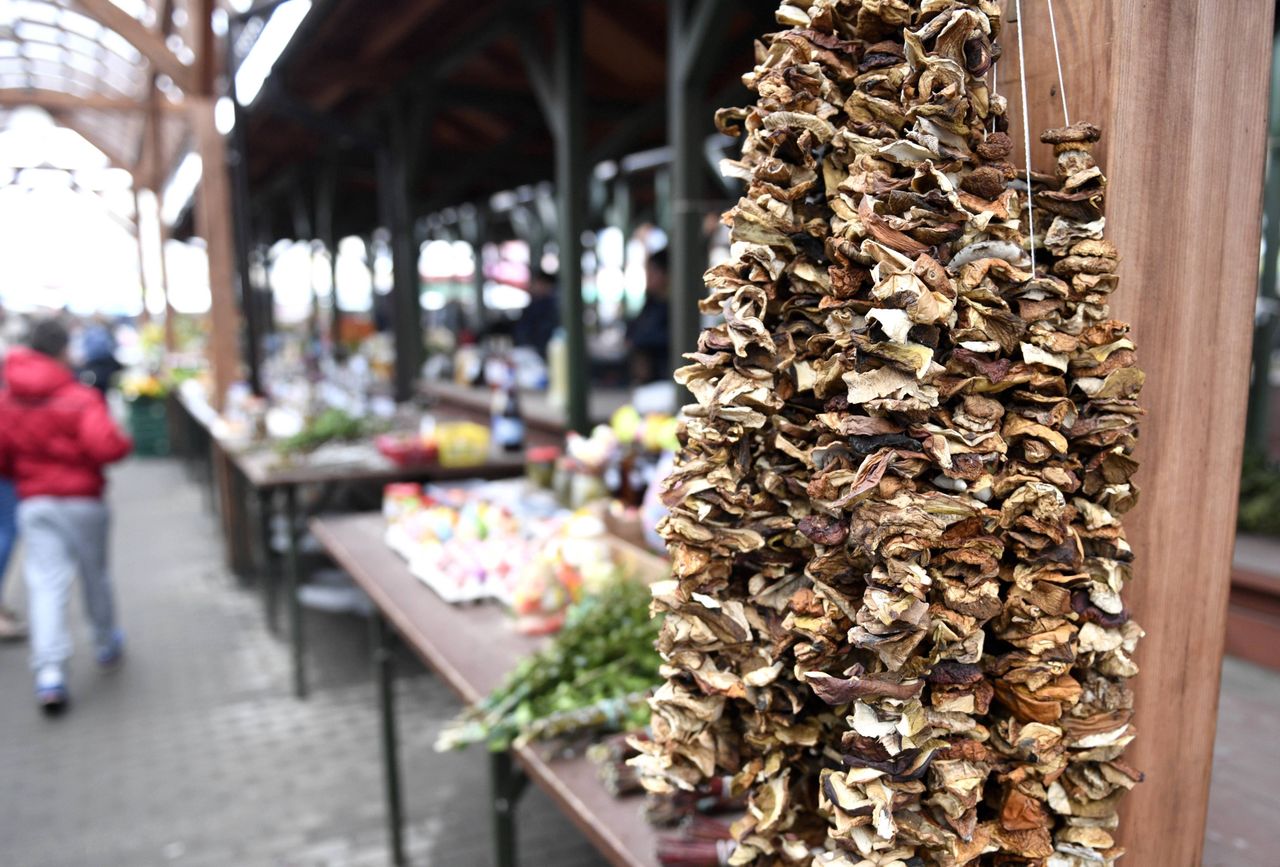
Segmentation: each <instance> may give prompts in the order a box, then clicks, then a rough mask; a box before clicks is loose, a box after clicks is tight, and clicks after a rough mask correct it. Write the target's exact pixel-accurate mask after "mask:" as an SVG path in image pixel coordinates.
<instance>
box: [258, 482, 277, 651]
mask: <svg viewBox="0 0 1280 867" xmlns="http://www.w3.org/2000/svg"><path fill="white" fill-rule="evenodd" d="M274 499H275V498H274V497H273V496H272V490H271V489H270V488H259V489H258V515H257V518H258V532H257V533H256V534H255V536H256V538H257V544H256V545H254V547H255V548H256V549H257V558H256V559H257V561H258V564H257V566H258V570H257V571H258V581H259V582H260V584H261V587H260V588H259V590H260V591H261V593H262V616H263V619H265V620H266V622H267V629H269V630H270V631H271V634H272V635H279V634H280V594H279V593H278V592H276V591H277V588H276V584H277V583H278V582H277V581H276V571H275V569H274V568H272V563H271V514H272V512H273V508H272V506H273V505H274Z"/></svg>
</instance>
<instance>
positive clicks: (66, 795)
mask: <svg viewBox="0 0 1280 867" xmlns="http://www.w3.org/2000/svg"><path fill="white" fill-rule="evenodd" d="M112 500H113V505H114V507H115V514H116V516H117V526H116V534H115V540H116V545H115V551H114V563H115V567H116V575H117V584H118V589H119V596H120V607H121V610H122V612H123V623H124V626H125V628H126V630H127V631H128V634H129V658H128V661H127V664H126V666H125V667H124V668H123V669H122V670H120V671H119V672H116V673H114V674H112V675H109V676H103V675H100V674H99V673H98V672H97V671H95V670H93V665H92V662H91V661H90V659H89V658H88V654H87V653H86V652H84V651H82V652H81V654H80V655H79V656H78V657H77V659H76V660H75V664H74V666H73V671H72V673H71V688H72V698H73V701H74V705H73V707H72V710H71V712H70V714H69V715H68V716H66V717H65V718H63V719H59V720H54V721H49V720H45V719H43V718H41V717H40V716H39V715H38V714H37V712H36V710H35V708H34V705H33V703H32V701H31V697H30V684H29V682H28V674H27V670H26V659H25V656H26V653H25V648H23V647H21V646H12V645H0V696H2V697H3V698H0V865H3V867H152V865H156V867H169V865H178V867H374V865H378V867H381V865H385V864H386V863H387V854H386V848H385V845H384V839H383V825H382V820H381V816H382V799H381V782H380V780H381V777H380V766H379V763H378V745H377V717H376V705H375V696H374V692H373V686H372V682H371V679H370V677H369V671H368V666H367V663H366V660H367V659H368V646H367V644H366V638H367V636H366V628H365V624H364V622H363V621H362V620H360V619H357V618H351V617H333V616H325V615H319V614H309V615H308V617H309V620H308V626H309V629H310V634H311V635H312V636H314V638H313V640H312V642H311V653H312V658H311V660H310V662H311V672H312V675H313V680H314V682H315V685H316V687H317V688H316V689H315V691H314V693H313V695H312V698H311V699H310V700H309V701H306V702H297V701H295V700H294V699H292V698H291V697H290V696H289V694H288V687H287V684H288V668H287V648H286V647H285V645H284V644H283V643H282V642H280V641H279V640H277V639H273V638H271V637H269V636H268V635H267V633H266V631H265V629H264V628H263V625H262V621H261V613H260V609H259V606H258V601H257V597H256V596H254V595H253V593H252V592H250V591H248V590H245V589H242V588H239V587H237V586H236V584H235V581H234V579H232V578H230V577H228V575H227V574H226V572H225V571H224V570H223V568H222V566H221V556H220V551H219V548H218V536H217V529H216V527H215V525H214V522H213V521H212V519H211V518H210V516H209V515H208V514H207V513H206V512H205V511H204V507H203V505H202V502H201V499H200V496H199V493H198V491H197V489H196V488H195V487H194V486H193V485H191V484H189V483H188V482H187V481H186V479H185V478H184V477H183V475H182V473H181V471H180V470H179V468H178V467H177V465H176V464H174V463H170V462H166V461H154V462H132V463H130V464H127V465H126V466H125V467H123V468H122V469H121V470H119V471H118V472H117V473H116V474H115V478H114V481H113V493H112ZM20 584H21V582H20V581H17V580H16V576H15V575H11V576H10V578H9V580H8V581H7V582H6V590H5V596H6V598H7V599H8V601H9V602H10V604H12V605H14V606H15V607H16V606H20V605H21V604H22V592H21V587H20ZM76 626H77V630H78V631H79V638H80V646H81V647H82V648H83V647H84V646H85V645H84V639H85V632H84V628H83V626H81V623H80V620H79V619H77V620H76ZM457 707H458V705H457V702H456V701H455V699H454V698H453V697H452V694H451V693H449V692H448V691H447V689H445V687H443V686H442V685H441V684H440V683H439V682H438V681H437V680H436V679H434V678H432V677H430V676H428V675H420V676H416V677H411V678H407V679H402V680H401V693H400V711H401V733H402V738H403V761H404V764H405V771H406V773H405V783H406V793H405V794H406V809H407V812H408V815H409V816H410V818H411V820H412V828H411V831H410V853H411V855H412V857H413V862H414V864H415V865H417V867H425V865H432V867H436V865H439V867H471V865H486V864H489V863H491V858H490V849H489V834H488V821H489V819H488V816H489V814H488V808H487V804H486V792H487V789H488V783H487V776H486V763H485V761H484V757H483V755H481V754H480V753H479V752H477V751H470V752H466V753H460V754H447V755H437V754H435V753H434V752H433V751H432V750H431V743H432V741H433V739H434V737H435V733H436V731H438V729H439V726H440V724H441V722H442V720H444V719H447V718H448V717H450V716H451V715H452V714H453V713H455V712H456V710H457ZM1220 716H1221V722H1220V727H1219V738H1218V744H1217V755H1216V763H1215V772H1214V788H1213V804H1212V807H1211V816H1210V826H1209V842H1208V847H1207V850H1206V855H1205V860H1204V864H1205V865H1208V867H1227V865H1230V867H1274V865H1275V864H1276V863H1277V862H1276V860H1275V858H1274V857H1271V858H1268V857H1265V855H1264V853H1270V854H1271V855H1272V856H1274V844H1273V843H1271V841H1270V836H1271V833H1272V832H1271V826H1272V824H1273V823H1274V819H1275V815H1276V813H1277V809H1278V807H1280V675H1277V674H1275V673H1272V672H1266V671H1263V670H1261V669H1257V668H1254V667H1252V666H1249V665H1246V664H1244V663H1239V662H1234V661H1228V664H1227V666H1226V672H1225V675H1224V681H1223V699H1222V713H1221V715H1220ZM520 829H521V830H520V834H521V851H522V854H523V860H522V862H521V865H522V867H600V865H601V864H602V862H601V861H600V859H599V858H598V857H597V856H596V855H595V853H594V850H592V848H591V846H590V845H589V844H588V843H587V842H586V841H585V840H584V839H583V837H582V836H581V835H580V834H579V833H578V832H577V830H576V829H574V828H573V826H572V825H570V824H569V823H568V821H567V820H565V819H564V818H563V817H562V816H561V815H560V814H559V812H557V811H556V809H555V808H554V807H553V806H552V805H551V803H550V802H549V801H548V800H547V799H546V798H545V797H544V796H543V795H542V794H541V793H540V792H539V791H538V790H537V789H536V788H531V789H530V790H529V794H528V795H526V798H525V800H524V802H523V803H522V804H521V807H520ZM1134 867H1153V865H1141V864H1139V863H1138V862H1137V861H1136V860H1135V861H1134Z"/></svg>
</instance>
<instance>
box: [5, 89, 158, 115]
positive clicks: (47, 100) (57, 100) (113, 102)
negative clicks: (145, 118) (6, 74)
mask: <svg viewBox="0 0 1280 867" xmlns="http://www.w3.org/2000/svg"><path fill="white" fill-rule="evenodd" d="M23 105H34V106H37V107H39V108H44V109H48V110H49V111H77V110H80V109H90V110H93V111H142V109H143V107H144V106H143V104H142V103H141V102H138V101H136V100H132V99H128V98H126V97H118V96H104V95H102V94H90V95H89V96H76V95H75V94H72V93H64V92H63V91H61V90H42V89H39V88H18V87H12V88H2V89H0V107H4V108H15V107H17V106H23Z"/></svg>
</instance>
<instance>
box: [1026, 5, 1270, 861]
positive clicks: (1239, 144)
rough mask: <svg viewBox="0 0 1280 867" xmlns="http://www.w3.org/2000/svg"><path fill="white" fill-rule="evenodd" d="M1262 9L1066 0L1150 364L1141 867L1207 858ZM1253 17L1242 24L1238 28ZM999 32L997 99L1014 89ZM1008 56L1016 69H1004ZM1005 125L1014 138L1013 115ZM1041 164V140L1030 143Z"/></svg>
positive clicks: (1240, 392)
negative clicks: (1100, 134) (1001, 54)
mask: <svg viewBox="0 0 1280 867" xmlns="http://www.w3.org/2000/svg"><path fill="white" fill-rule="evenodd" d="M1273 9H1274V7H1273V4H1272V2H1271V0H1167V2H1164V3H1128V2H1124V0H1105V2H1099V3H1090V4H1068V3H1059V4H1057V9H1056V10H1055V11H1056V14H1057V25H1058V37H1059V44H1060V48H1061V54H1062V60H1063V71H1064V79H1065V84H1066V91H1067V97H1068V101H1067V105H1068V109H1069V111H1070V113H1071V119H1072V120H1090V121H1094V122H1096V123H1099V125H1100V126H1101V127H1102V128H1103V131H1104V136H1105V138H1104V142H1107V143H1108V148H1107V151H1106V154H1107V158H1106V162H1105V163H1104V165H1103V168H1104V170H1105V171H1106V174H1107V176H1108V178H1109V179H1110V191H1109V193H1108V197H1107V221H1108V226H1107V228H1108V232H1109V235H1110V237H1111V238H1112V239H1113V240H1114V241H1115V243H1116V244H1117V246H1118V247H1119V249H1120V252H1121V256H1122V261H1121V265H1120V274H1121V278H1120V288H1119V291H1118V293H1117V294H1116V296H1115V302H1114V307H1113V310H1114V315H1116V316H1117V317H1118V318H1121V319H1125V320H1127V321H1129V322H1130V323H1132V325H1133V328H1134V335H1135V339H1136V342H1137V345H1138V354H1139V360H1140V362H1141V364H1142V367H1143V368H1144V369H1145V370H1146V372H1147V383H1146V387H1145V388H1144V389H1143V392H1142V404H1143V406H1144V408H1145V409H1146V412H1147V416H1146V419H1145V420H1144V422H1143V428H1142V441H1141V446H1140V448H1139V452H1138V458H1139V459H1140V460H1141V461H1142V470H1141V471H1140V472H1139V475H1138V482H1139V484H1140V485H1141V486H1142V488H1143V491H1142V503H1141V505H1140V506H1139V507H1138V508H1137V509H1136V510H1135V511H1134V512H1133V513H1132V514H1131V515H1130V516H1129V518H1128V519H1127V520H1126V524H1127V530H1128V534H1129V539H1130V541H1131V543H1132V545H1133V548H1134V551H1135V553H1136V563H1135V566H1136V572H1135V574H1136V580H1134V582H1133V584H1132V586H1131V587H1130V588H1129V589H1128V592H1127V599H1128V602H1129V606H1130V608H1131V610H1132V612H1133V615H1134V618H1135V619H1136V620H1137V622H1138V623H1140V624H1141V625H1142V626H1143V628H1144V629H1146V631H1147V637H1146V639H1145V640H1144V641H1143V642H1142V644H1141V645H1140V647H1139V650H1138V659H1137V661H1138V664H1139V666H1140V667H1141V669H1142V672H1141V674H1140V675H1139V676H1138V677H1137V678H1136V680H1135V681H1134V682H1133V686H1134V689H1135V691H1136V694H1137V707H1136V725H1137V728H1138V737H1137V740H1136V741H1135V742H1134V746H1133V749H1132V750H1131V751H1130V753H1129V754H1127V755H1126V756H1125V760H1126V761H1127V762H1129V763H1131V764H1132V765H1134V766H1135V767H1137V768H1139V769H1141V770H1142V771H1144V772H1145V773H1146V782H1145V783H1144V784H1142V785H1140V786H1138V787H1137V788H1136V789H1135V790H1134V791H1133V792H1132V793H1131V794H1130V795H1129V796H1128V798H1127V799H1126V800H1125V801H1124V803H1123V805H1122V807H1121V818H1122V823H1121V828H1120V842H1121V844H1122V845H1124V846H1125V847H1127V848H1128V850H1129V856H1128V858H1126V859H1125V863H1126V864H1128V863H1132V864H1134V865H1135V867H1147V865H1150V867H1156V865H1166V864H1167V865H1174V864H1177V865H1182V864H1199V863H1201V853H1202V849H1203V845H1204V823H1205V817H1206V814H1207V808H1208V798H1209V775H1210V771H1211V769H1212V765H1213V742H1214V728H1215V725H1216V719H1217V703H1218V681H1219V676H1220V672H1221V662H1222V649H1223V638H1224V633H1225V624H1226V617H1227V597H1228V593H1229V590H1230V578H1231V559H1232V546H1233V540H1234V537H1235V518H1236V506H1237V499H1236V498H1237V492H1238V485H1239V479H1240V457H1241V449H1242V434H1243V429H1244V409H1245V391H1246V388H1247V385H1248V381H1249V343H1250V336H1251V329H1252V325H1253V311H1254V294H1255V291H1256V287H1257V280H1258V249H1259V235H1260V229H1261V190H1262V175H1263V163H1264V153H1265V148H1266V144H1267V83H1268V78H1269V76H1268V71H1269V67H1270V58H1271V48H1272V42H1271V37H1272V15H1273ZM1023 12H1024V16H1025V18H1024V21H1023V30H1024V34H1025V37H1026V40H1027V44H1026V50H1025V55H1026V58H1027V67H1028V69H1027V87H1028V100H1029V102H1030V109H1031V110H1030V114H1031V121H1030V124H1029V125H1030V126H1031V128H1032V130H1033V136H1032V138H1033V141H1034V140H1035V139H1036V138H1037V136H1036V135H1035V134H1034V133H1036V132H1038V131H1039V130H1040V129H1042V128H1043V127H1045V126H1058V125H1060V124H1061V122H1062V102H1061V99H1060V98H1059V94H1058V81H1057V70H1056V67H1055V64H1054V55H1053V50H1052V45H1053V41H1052V37H1051V36H1050V34H1049V24H1048V17H1047V14H1046V11H1045V6H1044V5H1043V4H1038V3H1030V4H1027V3H1024V4H1023ZM1241 22H1248V26H1243V27H1242V26H1241ZM1013 30H1014V29H1013V28H1012V27H1009V28H1008V30H1006V33H1005V38H1004V41H1005V55H1004V56H1005V61H1002V62H1001V64H1000V67H1001V69H1000V72H1001V86H1000V89H1001V91H1002V92H1004V93H1006V94H1010V95H1012V94H1015V93H1016V91H1017V82H1018V79H1017V75H1016V72H1013V73H1012V74H1010V72H1007V70H1016V45H1017V43H1016V36H1015V35H1014V32H1013ZM1011 58H1012V63H1009V64H1007V63H1006V61H1009V60H1010V59H1011ZM1011 121H1012V124H1011V130H1010V131H1011V133H1012V134H1013V137H1014V139H1015V140H1021V138H1022V122H1021V112H1020V107H1018V106H1016V104H1015V106H1014V110H1013V111H1012V112H1011ZM1032 157H1033V163H1034V164H1036V165H1037V166H1039V167H1042V168H1043V167H1047V165H1048V160H1049V159H1050V158H1051V156H1050V152H1049V149H1048V148H1047V147H1046V146H1042V145H1039V144H1036V145H1034V146H1033V147H1032Z"/></svg>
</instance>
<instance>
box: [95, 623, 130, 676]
mask: <svg viewBox="0 0 1280 867" xmlns="http://www.w3.org/2000/svg"><path fill="white" fill-rule="evenodd" d="M97 660H98V667H99V668H117V667H118V666H119V665H120V663H121V662H123V661H124V633H123V632H122V631H120V630H119V629H117V630H115V631H114V632H112V633H111V640H110V641H108V642H107V646H106V647H104V648H102V649H101V650H99V651H98V655H97Z"/></svg>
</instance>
